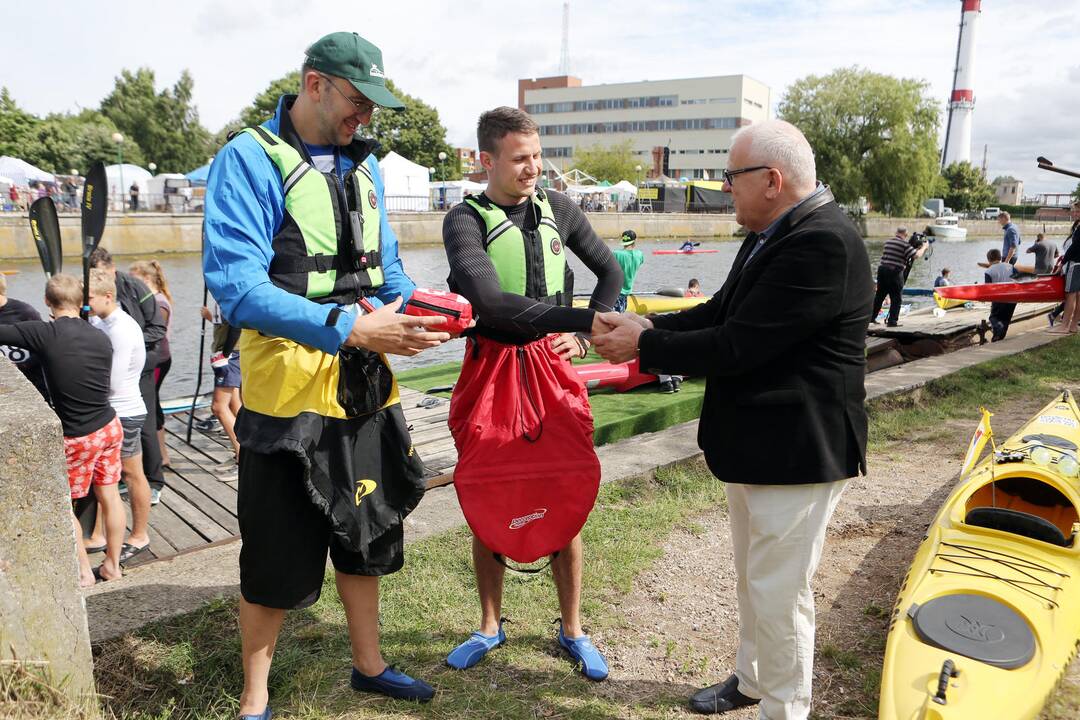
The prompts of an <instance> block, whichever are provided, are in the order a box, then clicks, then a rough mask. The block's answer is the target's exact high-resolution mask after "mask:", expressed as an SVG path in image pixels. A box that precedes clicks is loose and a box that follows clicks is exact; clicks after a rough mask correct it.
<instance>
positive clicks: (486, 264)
mask: <svg viewBox="0 0 1080 720" xmlns="http://www.w3.org/2000/svg"><path fill="white" fill-rule="evenodd" d="M546 192H547V196H548V200H549V202H550V203H551V210H552V212H553V213H554V215H555V224H556V225H558V226H559V235H560V236H561V237H562V241H563V245H564V246H565V247H568V248H570V250H571V251H572V252H573V253H574V254H575V255H577V256H578V257H579V258H581V260H582V262H584V263H585V265H586V266H587V267H588V268H589V270H591V271H592V272H593V273H594V274H595V275H596V278H597V281H596V288H595V289H594V290H593V293H592V298H591V299H590V301H589V308H591V310H599V311H601V312H606V311H608V310H611V309H612V307H613V306H614V304H615V299H616V298H617V297H618V296H619V290H620V288H621V287H622V268H620V267H619V263H618V262H617V261H616V260H615V256H614V255H612V253H611V250H610V249H608V246H607V245H605V244H604V242H603V241H602V240H601V239H600V238H599V237H597V235H596V233H595V232H594V231H593V229H592V227H591V226H590V225H589V221H588V220H587V219H586V217H585V213H583V212H582V211H581V208H579V207H578V206H577V205H575V204H574V203H573V202H571V201H570V199H569V198H567V197H566V196H565V195H563V194H562V193H558V192H554V191H551V190H548V191H546ZM497 207H499V208H500V209H501V210H502V211H503V212H505V213H506V216H507V218H509V219H510V222H512V223H514V225H516V226H518V227H519V228H521V229H523V230H525V231H530V230H535V229H536V227H537V219H538V218H537V217H536V213H535V212H532V211H531V210H532V207H533V204H532V203H531V202H522V203H519V204H517V205H513V206H509V207H508V206H504V205H498V206H497ZM486 234H487V232H486V229H485V227H484V221H483V220H482V219H481V217H480V215H479V214H478V213H476V212H475V211H474V210H473V209H472V208H470V207H469V206H468V205H465V204H464V203H462V204H461V205H458V206H457V207H455V208H454V209H453V210H451V211H450V212H449V213H447V214H446V219H445V221H444V222H443V244H444V245H445V246H446V259H447V260H448V261H449V263H450V287H451V289H452V290H453V291H454V292H457V293H461V294H462V295H464V296H465V297H466V298H468V300H469V302H470V303H472V305H473V310H474V312H475V314H476V316H477V318H478V320H477V323H478V325H479V326H480V332H481V333H482V334H483V333H484V332H485V330H490V331H494V333H493V334H496V335H498V339H500V340H502V341H505V342H516V343H525V342H530V341H532V340H536V339H537V338H539V337H541V336H543V335H545V334H547V333H552V332H580V333H588V332H589V331H590V330H591V328H592V317H593V313H592V311H591V310H584V309H582V308H576V309H575V308H571V307H562V306H557V305H548V304H546V303H542V302H539V301H537V300H532V299H530V298H527V297H524V296H522V295H515V294H513V293H508V292H503V291H502V289H501V288H500V287H499V278H498V276H497V275H496V274H495V266H494V265H493V264H492V263H491V260H490V259H489V258H488V255H487V253H486V252H485V251H484V237H485V236H486ZM566 272H567V279H568V280H569V281H570V282H568V283H567V285H566V289H567V290H568V291H570V294H572V288H573V282H572V277H573V273H572V272H571V270H570V267H569V265H567V269H566Z"/></svg>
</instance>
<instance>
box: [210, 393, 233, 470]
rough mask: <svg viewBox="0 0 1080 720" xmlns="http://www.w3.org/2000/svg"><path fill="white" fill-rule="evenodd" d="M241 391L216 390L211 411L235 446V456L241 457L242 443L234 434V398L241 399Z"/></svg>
mask: <svg viewBox="0 0 1080 720" xmlns="http://www.w3.org/2000/svg"><path fill="white" fill-rule="evenodd" d="M239 395H240V391H239V390H238V389H237V388H227V387H225V388H214V399H213V400H212V401H211V403H210V411H211V412H212V413H214V417H216V418H217V419H218V422H219V423H221V427H222V429H223V430H224V431H225V434H226V435H228V436H229V442H231V443H232V446H233V454H235V455H236V456H237V457H239V455H240V443H239V442H238V441H237V439H236V433H235V432H233V425H235V424H236V412H235V411H234V410H233V403H234V396H235V397H237V398H239Z"/></svg>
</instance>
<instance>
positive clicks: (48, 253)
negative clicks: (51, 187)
mask: <svg viewBox="0 0 1080 720" xmlns="http://www.w3.org/2000/svg"><path fill="white" fill-rule="evenodd" d="M30 233H31V234H32V235H33V236H34V245H35V246H36V247H37V251H38V257H40V258H41V268H42V269H43V270H44V271H45V276H46V277H52V276H53V275H56V274H57V273H58V272H60V269H61V268H62V267H63V265H64V258H63V253H62V251H61V249H60V220H59V219H58V218H57V217H56V205H54V204H53V200H52V198H51V197H42V198H38V199H37V200H35V201H34V203H33V204H32V205H31V206H30Z"/></svg>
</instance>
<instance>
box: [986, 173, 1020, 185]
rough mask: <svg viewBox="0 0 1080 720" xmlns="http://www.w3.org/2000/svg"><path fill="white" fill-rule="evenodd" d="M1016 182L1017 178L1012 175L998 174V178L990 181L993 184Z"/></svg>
mask: <svg viewBox="0 0 1080 720" xmlns="http://www.w3.org/2000/svg"><path fill="white" fill-rule="evenodd" d="M1007 182H1016V178H1014V177H1013V176H1012V175H998V176H997V177H996V178H994V179H993V180H991V181H990V184H991V185H994V186H996V185H997V184H998V183H1007Z"/></svg>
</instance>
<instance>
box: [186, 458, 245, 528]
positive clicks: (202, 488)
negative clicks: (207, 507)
mask: <svg viewBox="0 0 1080 720" xmlns="http://www.w3.org/2000/svg"><path fill="white" fill-rule="evenodd" d="M173 469H174V471H175V472H174V473H173V475H172V476H170V479H171V478H172V477H175V478H177V479H178V480H181V481H183V482H184V483H187V484H188V485H190V486H191V487H192V488H194V489H195V490H196V491H197V492H198V493H200V494H201V495H205V496H206V498H207V501H208V502H213V503H214V504H215V505H217V506H218V507H219V508H221V510H222V511H223V512H225V513H228V514H229V515H231V516H232V517H236V490H235V488H233V487H232V486H231V485H229V484H227V483H225V482H222V481H221V480H218V479H217V478H216V477H214V475H213V474H212V473H209V472H207V471H206V470H204V469H202V468H201V467H199V466H198V465H195V464H194V463H191V462H188V461H187V460H181V461H178V462H177V463H174V468H173ZM170 484H171V483H170ZM188 500H191V501H192V502H194V501H195V498H193V497H188ZM196 504H197V505H198V504H201V502H200V503H196Z"/></svg>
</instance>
